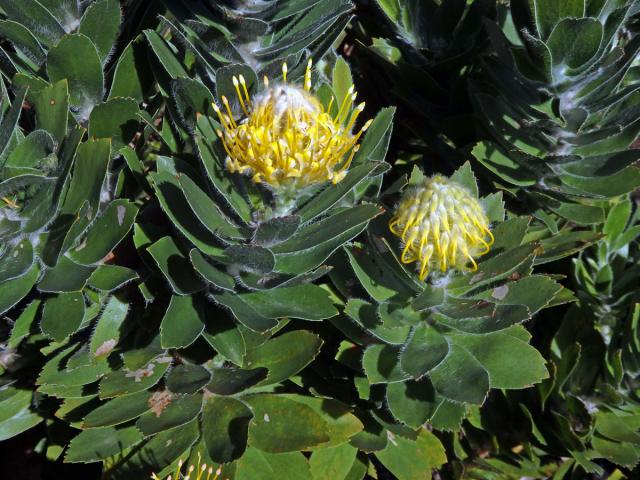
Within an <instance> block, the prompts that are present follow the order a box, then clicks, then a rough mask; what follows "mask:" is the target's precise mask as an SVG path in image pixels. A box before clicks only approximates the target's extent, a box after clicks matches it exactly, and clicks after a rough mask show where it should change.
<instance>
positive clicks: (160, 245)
mask: <svg viewBox="0 0 640 480" xmlns="http://www.w3.org/2000/svg"><path fill="white" fill-rule="evenodd" d="M147 251H148V252H149V253H150V254H151V256H152V257H153V259H154V260H155V262H156V264H157V265H158V268H160V270H161V271H162V273H163V275H164V276H165V278H166V279H167V281H168V282H169V284H170V285H171V288H172V289H173V291H174V292H175V293H176V294H178V295H189V294H191V293H195V292H198V291H200V290H202V289H203V288H204V285H203V284H202V282H201V281H200V279H199V278H198V276H197V275H196V273H195V272H194V271H193V268H192V267H191V263H190V262H189V260H187V258H186V257H185V256H184V255H183V254H182V252H181V251H180V250H179V249H178V246H177V245H176V243H175V241H174V240H173V239H172V238H171V237H163V238H161V239H160V240H158V241H157V242H155V243H154V244H153V245H151V246H150V247H148V248H147Z"/></svg>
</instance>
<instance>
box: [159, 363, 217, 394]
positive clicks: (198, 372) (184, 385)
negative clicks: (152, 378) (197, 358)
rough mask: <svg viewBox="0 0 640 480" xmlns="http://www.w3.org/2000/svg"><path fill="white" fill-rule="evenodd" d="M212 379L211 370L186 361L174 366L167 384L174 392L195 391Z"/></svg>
mask: <svg viewBox="0 0 640 480" xmlns="http://www.w3.org/2000/svg"><path fill="white" fill-rule="evenodd" d="M210 380H211V373H210V372H209V370H207V369H206V368H204V367H203V366H201V365H193V364H191V363H185V364H182V365H177V366H176V367H174V368H172V369H171V371H170V372H169V375H167V378H166V380H165V384H166V386H167V388H168V389H169V390H171V391H172V392H173V393H193V392H196V391H198V390H200V389H201V388H202V387H204V386H205V385H206V384H207V383H209V381H210Z"/></svg>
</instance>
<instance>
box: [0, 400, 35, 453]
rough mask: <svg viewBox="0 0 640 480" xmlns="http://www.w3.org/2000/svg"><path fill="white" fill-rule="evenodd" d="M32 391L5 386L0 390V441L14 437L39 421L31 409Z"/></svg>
mask: <svg viewBox="0 0 640 480" xmlns="http://www.w3.org/2000/svg"><path fill="white" fill-rule="evenodd" d="M31 399H32V392H31V391H29V390H18V389H16V388H13V387H7V388H5V389H4V390H2V392H0V441H3V440H7V439H9V438H11V437H14V436H16V435H18V434H20V433H22V432H24V431H26V430H28V429H29V428H31V427H33V426H35V425H37V424H38V423H40V422H41V421H42V420H43V418H42V417H41V416H39V415H37V414H36V413H34V412H32V411H31Z"/></svg>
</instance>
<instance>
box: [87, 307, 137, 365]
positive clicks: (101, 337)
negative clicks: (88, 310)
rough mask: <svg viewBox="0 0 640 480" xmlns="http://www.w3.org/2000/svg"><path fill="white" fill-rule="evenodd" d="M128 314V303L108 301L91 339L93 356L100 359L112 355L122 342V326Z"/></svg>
mask: <svg viewBox="0 0 640 480" xmlns="http://www.w3.org/2000/svg"><path fill="white" fill-rule="evenodd" d="M127 313H129V305H128V304H127V303H124V302H122V301H120V300H119V299H117V298H116V297H110V298H109V300H107V303H106V305H105V307H104V309H103V310H102V313H101V314H100V318H99V319H98V323H97V324H96V326H95V329H94V331H93V336H92V337H91V345H90V350H91V353H92V354H93V355H95V356H96V357H99V356H101V355H108V354H109V353H111V351H112V350H113V349H114V348H115V346H116V345H117V344H118V341H119V340H120V334H121V328H122V324H123V323H124V321H125V319H126V318H127Z"/></svg>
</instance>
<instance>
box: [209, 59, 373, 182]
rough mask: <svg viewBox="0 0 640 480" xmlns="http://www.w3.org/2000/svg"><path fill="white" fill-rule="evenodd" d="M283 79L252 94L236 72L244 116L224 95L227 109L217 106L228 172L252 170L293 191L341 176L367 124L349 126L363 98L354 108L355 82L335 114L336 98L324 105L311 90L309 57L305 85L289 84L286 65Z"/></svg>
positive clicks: (260, 177) (264, 179)
mask: <svg viewBox="0 0 640 480" xmlns="http://www.w3.org/2000/svg"><path fill="white" fill-rule="evenodd" d="M282 76H283V83H281V84H278V85H275V86H272V87H269V81H268V79H267V77H265V78H264V83H265V90H264V91H263V92H261V93H259V94H257V95H255V96H254V97H253V99H252V98H251V97H250V95H249V92H248V90H247V85H246V81H245V79H244V77H243V76H242V75H239V76H238V77H233V84H234V86H235V88H236V93H237V96H238V101H239V103H240V106H241V107H242V110H243V111H244V114H245V118H244V119H242V120H240V121H236V120H235V119H234V118H233V114H232V111H231V108H230V105H229V100H228V99H227V98H226V97H224V96H223V97H221V101H222V104H223V106H224V110H225V112H226V113H225V112H223V111H222V110H221V108H220V107H218V106H217V105H215V104H214V105H213V108H214V110H215V112H216V113H217V114H218V119H219V120H220V123H221V124H222V126H223V128H224V131H218V132H217V133H218V136H219V137H220V138H221V139H222V142H223V144H224V148H225V150H226V151H227V155H228V158H227V161H226V167H227V169H228V170H229V171H230V172H239V173H248V174H251V176H252V179H253V181H254V182H255V183H261V182H264V183H266V184H268V185H269V186H271V187H274V188H283V189H287V190H289V191H290V192H291V191H297V190H300V189H302V188H304V187H306V186H309V185H313V184H317V183H323V182H327V181H331V182H333V183H338V182H339V181H340V180H342V179H343V178H344V177H345V175H346V173H347V170H348V168H349V165H350V164H351V160H352V159H353V156H354V154H355V153H356V152H357V150H358V145H357V142H358V139H359V138H360V136H361V135H362V133H363V132H364V131H365V130H366V129H367V128H368V127H369V125H370V121H369V122H367V123H366V124H365V125H364V126H363V127H362V128H361V129H360V131H358V132H357V133H355V134H353V133H352V132H351V130H352V129H353V126H354V125H355V122H356V119H357V118H358V115H360V113H361V112H362V111H363V110H364V103H361V104H360V105H358V106H357V107H355V108H354V109H353V112H352V106H353V102H354V101H355V99H356V93H355V92H354V91H353V87H351V89H350V90H349V91H348V93H347V95H346V96H345V98H344V101H342V102H341V103H342V104H341V105H340V106H339V108H338V113H337V115H336V116H335V117H333V116H332V115H331V113H330V111H331V107H332V105H333V102H334V101H335V100H334V99H332V100H331V103H330V104H329V106H328V108H327V109H325V108H324V107H323V105H322V104H321V103H320V102H319V101H318V99H317V98H316V97H315V96H314V95H312V94H311V93H310V90H311V60H309V63H308V64H307V70H306V74H305V79H304V88H300V87H298V86H296V85H291V84H288V83H287V65H286V63H285V64H284V65H283V68H282Z"/></svg>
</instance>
